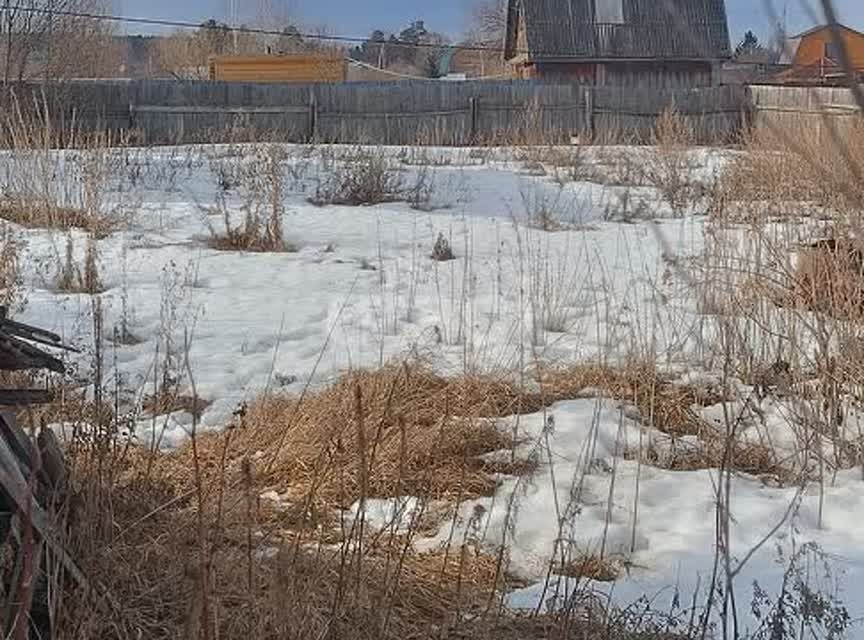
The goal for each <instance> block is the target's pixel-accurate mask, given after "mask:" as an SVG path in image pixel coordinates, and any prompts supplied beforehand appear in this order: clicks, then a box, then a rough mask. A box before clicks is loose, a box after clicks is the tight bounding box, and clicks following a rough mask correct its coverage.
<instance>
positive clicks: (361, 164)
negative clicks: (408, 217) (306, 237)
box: [309, 149, 407, 207]
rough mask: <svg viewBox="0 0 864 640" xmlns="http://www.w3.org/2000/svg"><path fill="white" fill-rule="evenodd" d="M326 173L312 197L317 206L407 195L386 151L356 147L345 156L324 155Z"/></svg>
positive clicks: (365, 202) (369, 202)
mask: <svg viewBox="0 0 864 640" xmlns="http://www.w3.org/2000/svg"><path fill="white" fill-rule="evenodd" d="M322 159H323V160H324V164H325V168H324V176H323V177H322V178H321V179H320V180H319V181H318V184H317V185H316V188H315V194H314V195H313V196H312V197H311V198H310V199H309V200H310V202H311V203H312V204H314V205H317V206H325V205H333V204H335V205H344V206H350V207H358V206H368V205H375V204H381V203H385V202H396V201H399V200H404V199H406V198H407V194H406V189H405V184H404V178H403V175H402V173H401V172H400V171H399V168H398V167H396V166H394V164H393V163H392V162H391V160H390V158H389V157H388V155H387V152H386V151H385V150H381V149H378V150H374V151H369V150H365V149H357V150H355V151H353V152H351V153H348V154H346V155H344V157H342V158H339V159H335V158H327V157H322Z"/></svg>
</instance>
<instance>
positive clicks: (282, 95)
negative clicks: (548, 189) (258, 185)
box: [12, 80, 746, 145]
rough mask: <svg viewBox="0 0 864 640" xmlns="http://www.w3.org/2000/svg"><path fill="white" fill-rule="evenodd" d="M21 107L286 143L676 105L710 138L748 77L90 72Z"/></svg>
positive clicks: (595, 132) (479, 131)
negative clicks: (294, 81) (264, 77)
mask: <svg viewBox="0 0 864 640" xmlns="http://www.w3.org/2000/svg"><path fill="white" fill-rule="evenodd" d="M12 93H13V95H14V96H15V104H16V105H18V107H17V108H21V109H24V110H31V109H34V108H35V110H37V111H38V110H39V109H38V108H42V107H47V108H45V109H44V111H47V112H48V114H49V117H50V118H51V120H52V121H53V122H54V123H55V124H58V125H66V124H69V123H75V124H77V125H78V126H79V127H81V128H82V129H85V130H93V129H96V130H101V129H105V128H107V129H110V130H114V131H127V130H128V131H131V132H135V133H136V134H138V135H139V136H140V138H141V141H142V142H145V143H154V144H158V143H171V142H191V141H208V140H217V141H218V140H225V139H230V138H232V137H233V138H239V137H242V135H244V134H245V135H247V136H251V135H258V136H263V135H265V134H266V136H267V137H268V138H269V139H273V140H282V141H286V142H305V141H310V140H316V141H323V142H342V143H379V144H417V143H421V144H441V145H469V144H494V143H507V142H566V141H569V140H570V139H571V138H573V137H574V136H585V135H587V136H593V137H597V138H600V139H603V138H607V137H608V138H611V137H615V136H617V137H626V138H628V139H634V138H640V139H645V138H646V137H647V136H648V135H649V134H650V132H651V131H652V130H653V128H654V126H655V124H656V121H657V118H658V117H659V116H660V114H662V113H663V112H664V110H666V109H668V108H670V107H673V108H675V109H676V110H677V111H678V112H679V113H680V114H682V115H683V116H684V117H685V118H687V120H688V121H689V122H690V124H691V126H692V127H693V129H694V130H695V131H696V132H697V134H698V137H699V138H700V139H703V140H705V141H726V140H728V139H730V138H734V137H735V136H737V134H738V133H739V132H740V128H741V123H742V112H743V111H745V110H746V109H745V106H746V92H745V90H744V89H743V88H741V87H717V88H707V89H689V90H657V89H625V88H612V87H608V88H594V87H585V86H581V85H577V84H561V83H557V84H556V83H544V82H537V81H524V80H514V81H495V82H488V81H473V82H441V81H416V82H414V81H412V82H404V83H402V82H400V83H394V82H381V83H365V82H364V83H345V84H316V85H288V84H285V85H274V84H251V83H220V82H178V81H132V82H115V81H93V82H90V81H87V82H85V81H82V82H71V83H64V84H62V85H49V86H48V87H43V86H41V85H21V86H18V87H15V88H14V89H13V92H12Z"/></svg>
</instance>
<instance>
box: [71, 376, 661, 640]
mask: <svg viewBox="0 0 864 640" xmlns="http://www.w3.org/2000/svg"><path fill="white" fill-rule="evenodd" d="M562 393H563V391H562ZM542 404H543V400H542V399H541V397H540V396H537V395H525V394H523V393H520V391H519V389H518V387H517V386H515V385H513V384H511V383H509V382H506V381H500V380H494V379H487V378H476V377H475V378H461V379H445V378H441V377H439V376H436V375H434V374H432V373H430V372H429V371H427V370H425V369H423V368H422V367H420V366H417V365H403V366H391V367H387V368H384V369H383V370H380V371H374V372H358V373H353V374H349V375H347V376H345V377H344V378H343V379H341V380H340V381H339V382H337V383H335V384H334V385H333V386H331V387H329V388H327V389H324V390H322V391H320V392H316V393H313V394H309V395H307V396H306V398H305V399H303V401H302V403H301V402H300V400H299V399H292V398H287V397H269V398H262V399H260V400H259V401H257V402H255V403H253V404H252V405H251V406H250V407H249V408H248V410H247V411H246V412H245V414H244V415H243V416H242V419H241V420H240V423H239V424H238V425H237V426H236V427H235V428H233V429H230V430H228V431H226V432H225V433H223V434H219V435H214V436H206V437H205V436H200V435H199V436H198V437H197V438H195V439H193V440H192V442H190V444H189V445H188V446H187V447H185V448H184V449H183V450H181V451H179V452H177V453H176V454H158V453H154V452H148V451H146V450H144V449H143V448H137V447H130V446H128V445H126V444H123V442H122V441H118V440H115V439H113V438H112V437H110V436H108V435H105V436H99V435H98V433H97V434H94V435H95V436H96V437H95V438H94V437H92V436H91V437H87V438H83V439H79V440H76V441H74V442H73V443H72V444H71V447H70V449H69V455H70V459H71V460H72V463H73V469H74V473H73V477H74V478H75V486H76V498H75V501H74V504H75V505H76V507H75V509H74V517H73V519H72V522H71V527H70V539H69V546H70V548H71V551H72V552H73V554H74V555H75V557H76V558H78V559H79V562H80V563H81V564H82V566H83V568H84V570H85V571H86V572H87V575H88V576H90V577H91V579H92V580H93V581H94V584H95V589H94V591H93V593H92V594H90V595H89V596H85V595H84V594H81V593H77V594H76V593H69V594H68V595H67V598H68V600H67V602H72V601H73V599H74V602H75V606H74V607H72V606H66V607H64V608H62V609H61V617H60V622H59V623H60V632H59V637H63V638H69V639H73V640H75V639H81V640H83V639H84V638H93V637H100V638H117V639H123V640H126V639H131V638H139V637H147V638H176V637H186V638H212V637H220V638H228V639H232V638H240V637H244V638H248V637H256V638H274V639H275V638H280V639H282V638H298V639H299V638H307V637H318V638H332V639H333V640H336V639H337V638H339V639H342V638H344V639H350V640H361V639H366V638H369V639H372V638H375V639H384V640H387V639H392V640H396V639H402V638H430V639H431V638H437V639H440V638H453V639H456V638H465V639H468V638H472V639H477V638H489V639H490V640H491V639H492V638H513V639H514V640H515V639H516V638H520V639H521V638H536V639H538V640H539V638H561V639H562V640H563V639H569V638H574V639H575V638H582V637H585V634H586V633H588V634H590V637H597V638H610V639H613V638H614V639H621V638H640V637H644V638H656V637H669V636H661V635H655V633H657V630H656V629H655V628H654V627H651V629H652V630H651V631H650V632H648V631H646V632H640V631H633V628H634V627H638V625H634V624H631V621H630V620H629V619H628V620H626V621H625V620H624V618H622V619H620V620H619V619H617V618H614V617H612V616H611V615H607V614H602V615H600V616H598V618H597V619H583V618H582V617H575V618H574V617H572V614H571V613H570V612H569V609H568V610H565V611H564V612H562V613H561V614H555V615H551V614H549V615H546V614H544V615H540V616H532V617H530V618H529V617H520V616H518V615H515V614H512V613H510V612H507V611H504V610H501V609H500V608H499V607H498V605H497V603H498V598H500V596H501V594H502V592H503V591H504V590H505V589H506V588H507V575H506V571H503V570H502V561H503V562H506V560H503V558H502V557H501V556H494V555H489V554H488V553H484V552H482V551H480V550H479V549H478V548H476V547H475V546H474V543H472V542H470V541H468V540H465V541H456V542H454V543H453V544H452V545H448V547H447V548H446V549H444V550H441V551H437V552H434V553H417V552H416V551H414V550H413V549H412V546H411V542H412V539H413V537H415V536H416V535H420V533H421V531H422V526H423V523H422V522H421V520H419V519H418V520H417V521H416V522H415V525H413V526H412V528H411V529H410V530H409V531H407V532H405V531H398V532H397V531H395V530H388V529H385V530H383V531H380V532H379V531H373V530H371V529H370V530H368V531H364V530H363V528H362V527H363V525H362V523H361V524H359V525H358V522H357V521H353V522H352V521H346V520H345V519H343V518H342V517H340V516H339V514H338V511H335V510H334V507H338V506H339V505H345V504H347V503H349V502H350V501H351V500H353V499H356V498H358V497H363V496H366V497H371V496H376V495H380V496H394V495H406V494H413V495H417V496H419V497H421V498H422V497H448V496H449V497H451V498H453V497H456V496H459V497H461V498H463V499H464V498H465V497H468V496H471V495H480V494H488V493H489V492H490V491H491V490H492V489H493V488H494V484H493V483H492V481H491V479H490V477H489V475H488V474H489V473H491V472H492V470H490V469H484V467H483V465H480V464H478V463H477V462H476V458H475V457H476V456H477V455H479V454H481V453H484V452H487V451H492V450H500V449H502V448H507V447H512V446H513V444H514V443H513V441H512V438H511V437H510V436H509V435H506V434H503V433H501V432H500V431H499V430H498V429H496V428H495V427H493V425H492V423H491V422H489V421H483V420H482V418H481V417H496V416H506V415H511V414H514V413H524V412H534V411H537V410H538V409H539V408H540V407H541V406H542ZM81 417H82V419H83V418H86V419H88V420H92V419H93V416H92V415H91V414H90V412H86V416H85V414H84V413H82V414H81ZM96 422H97V423H100V424H101V423H102V419H101V418H100V419H98V420H97V421H96ZM106 424H107V423H106ZM110 431H111V430H110V429H106V430H105V432H104V433H105V434H108V433H110ZM283 436H284V437H283ZM268 460H272V465H268V464H267V463H268ZM523 462H524V461H523ZM196 468H198V469H199V470H200V471H199V473H200V475H196V474H195V472H194V471H193V470H194V469H196ZM533 470H534V469H533V467H532V466H531V465H528V464H522V466H519V465H518V464H517V465H516V466H514V467H513V468H511V469H496V470H495V471H496V472H498V471H501V472H510V473H515V472H518V473H530V472H532V471H533ZM196 487H197V488H196ZM265 488H267V489H273V488H277V489H279V490H280V493H281V494H282V497H281V498H280V500H279V501H273V500H271V499H269V498H267V499H265V498H264V496H263V495H262V491H263V490H264V489H265ZM313 497H314V499H313ZM318 498H323V499H324V501H322V502H320V503H319V500H318ZM430 515H434V514H430ZM358 526H359V528H358ZM505 566H506V565H505ZM610 567H611V565H610V564H609V563H607V562H605V561H604V562H589V561H588V559H586V561H585V562H583V563H582V564H581V565H580V566H579V567H571V569H573V570H578V571H579V573H580V576H582V577H589V576H590V577H594V578H597V579H604V578H608V579H612V577H613V576H612V575H611V574H610V573H608V570H609V568H610ZM572 605H573V606H575V605H576V603H575V601H574V602H573V603H572ZM640 624H641V623H640Z"/></svg>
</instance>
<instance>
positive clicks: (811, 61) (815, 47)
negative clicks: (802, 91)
mask: <svg viewBox="0 0 864 640" xmlns="http://www.w3.org/2000/svg"><path fill="white" fill-rule="evenodd" d="M839 30H840V37H841V42H842V45H843V46H845V47H846V51H847V52H848V54H849V60H850V62H851V66H852V73H853V74H855V75H856V77H858V78H859V79H860V78H862V77H864V33H861V32H860V31H856V30H855V29H852V28H850V27H847V26H843V25H841V26H840V28H839ZM841 42H836V41H835V39H834V34H833V32H832V30H831V27H829V26H828V25H822V26H819V27H814V28H813V29H810V30H808V31H805V32H804V33H799V34H798V35H796V36H793V37H792V38H790V39H789V40H788V41H787V43H786V47H785V51H784V52H783V57H782V59H781V63H784V64H786V65H788V68H787V69H786V70H785V71H783V72H782V73H781V74H780V75H779V76H777V78H775V80H776V81H778V82H782V83H788V84H811V83H812V84H845V83H846V82H847V78H846V75H847V74H846V70H845V69H843V65H842V63H841V58H840V45H841Z"/></svg>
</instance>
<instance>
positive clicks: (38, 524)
mask: <svg viewBox="0 0 864 640" xmlns="http://www.w3.org/2000/svg"><path fill="white" fill-rule="evenodd" d="M36 345H39V346H36ZM40 346H44V347H50V348H52V349H60V350H66V351H71V350H72V349H71V348H69V347H66V346H65V345H63V343H62V341H61V339H60V337H59V336H57V335H54V334H52V333H49V332H47V331H43V330H41V329H38V328H36V327H31V326H28V325H24V324H21V323H18V322H14V321H12V320H10V319H8V318H7V315H6V309H5V308H3V307H0V371H27V370H48V371H53V372H55V373H60V374H62V373H64V371H65V367H64V365H63V362H62V361H61V360H59V359H58V358H57V357H55V356H53V355H51V354H49V353H47V352H46V351H43V350H42V349H40V348H39V347H40ZM50 400H51V395H50V393H49V392H48V391H45V390H34V389H0V542H2V545H3V547H2V548H3V550H4V551H5V555H6V556H7V559H8V562H7V563H6V565H7V566H4V567H0V576H2V584H0V588H2V602H0V606H2V609H3V610H2V611H0V616H2V618H0V624H2V625H3V630H4V634H3V635H4V637H7V638H9V637H11V638H16V639H19V638H21V639H24V638H50V637H52V628H51V627H52V619H53V616H52V615H51V601H52V600H56V597H57V594H56V593H52V590H53V589H56V588H57V587H58V586H59V585H60V584H61V581H63V582H65V581H66V580H72V581H74V582H75V583H77V584H78V585H79V586H81V587H85V588H86V586H87V581H86V579H85V577H84V575H83V574H82V572H81V570H80V569H79V568H78V566H77V565H76V563H75V561H74V560H73V559H72V558H71V557H70V556H69V554H68V553H67V552H66V551H65V549H64V547H63V543H62V530H63V526H62V523H61V516H60V513H61V512H63V511H64V509H63V508H62V505H63V504H64V503H65V501H66V497H67V496H66V492H67V488H68V487H67V483H68V478H67V474H66V463H65V460H64V457H63V453H62V450H61V448H60V445H59V442H58V441H57V438H56V436H55V435H54V433H53V431H51V430H50V429H46V428H42V429H40V430H39V432H38V434H28V433H27V432H25V430H24V429H22V428H21V427H20V426H19V424H18V420H17V417H16V411H17V410H20V409H21V408H24V407H27V406H31V405H34V404H42V403H46V402H48V401H50ZM34 436H35V437H34ZM49 569H50V570H49ZM49 575H50V578H49Z"/></svg>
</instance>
